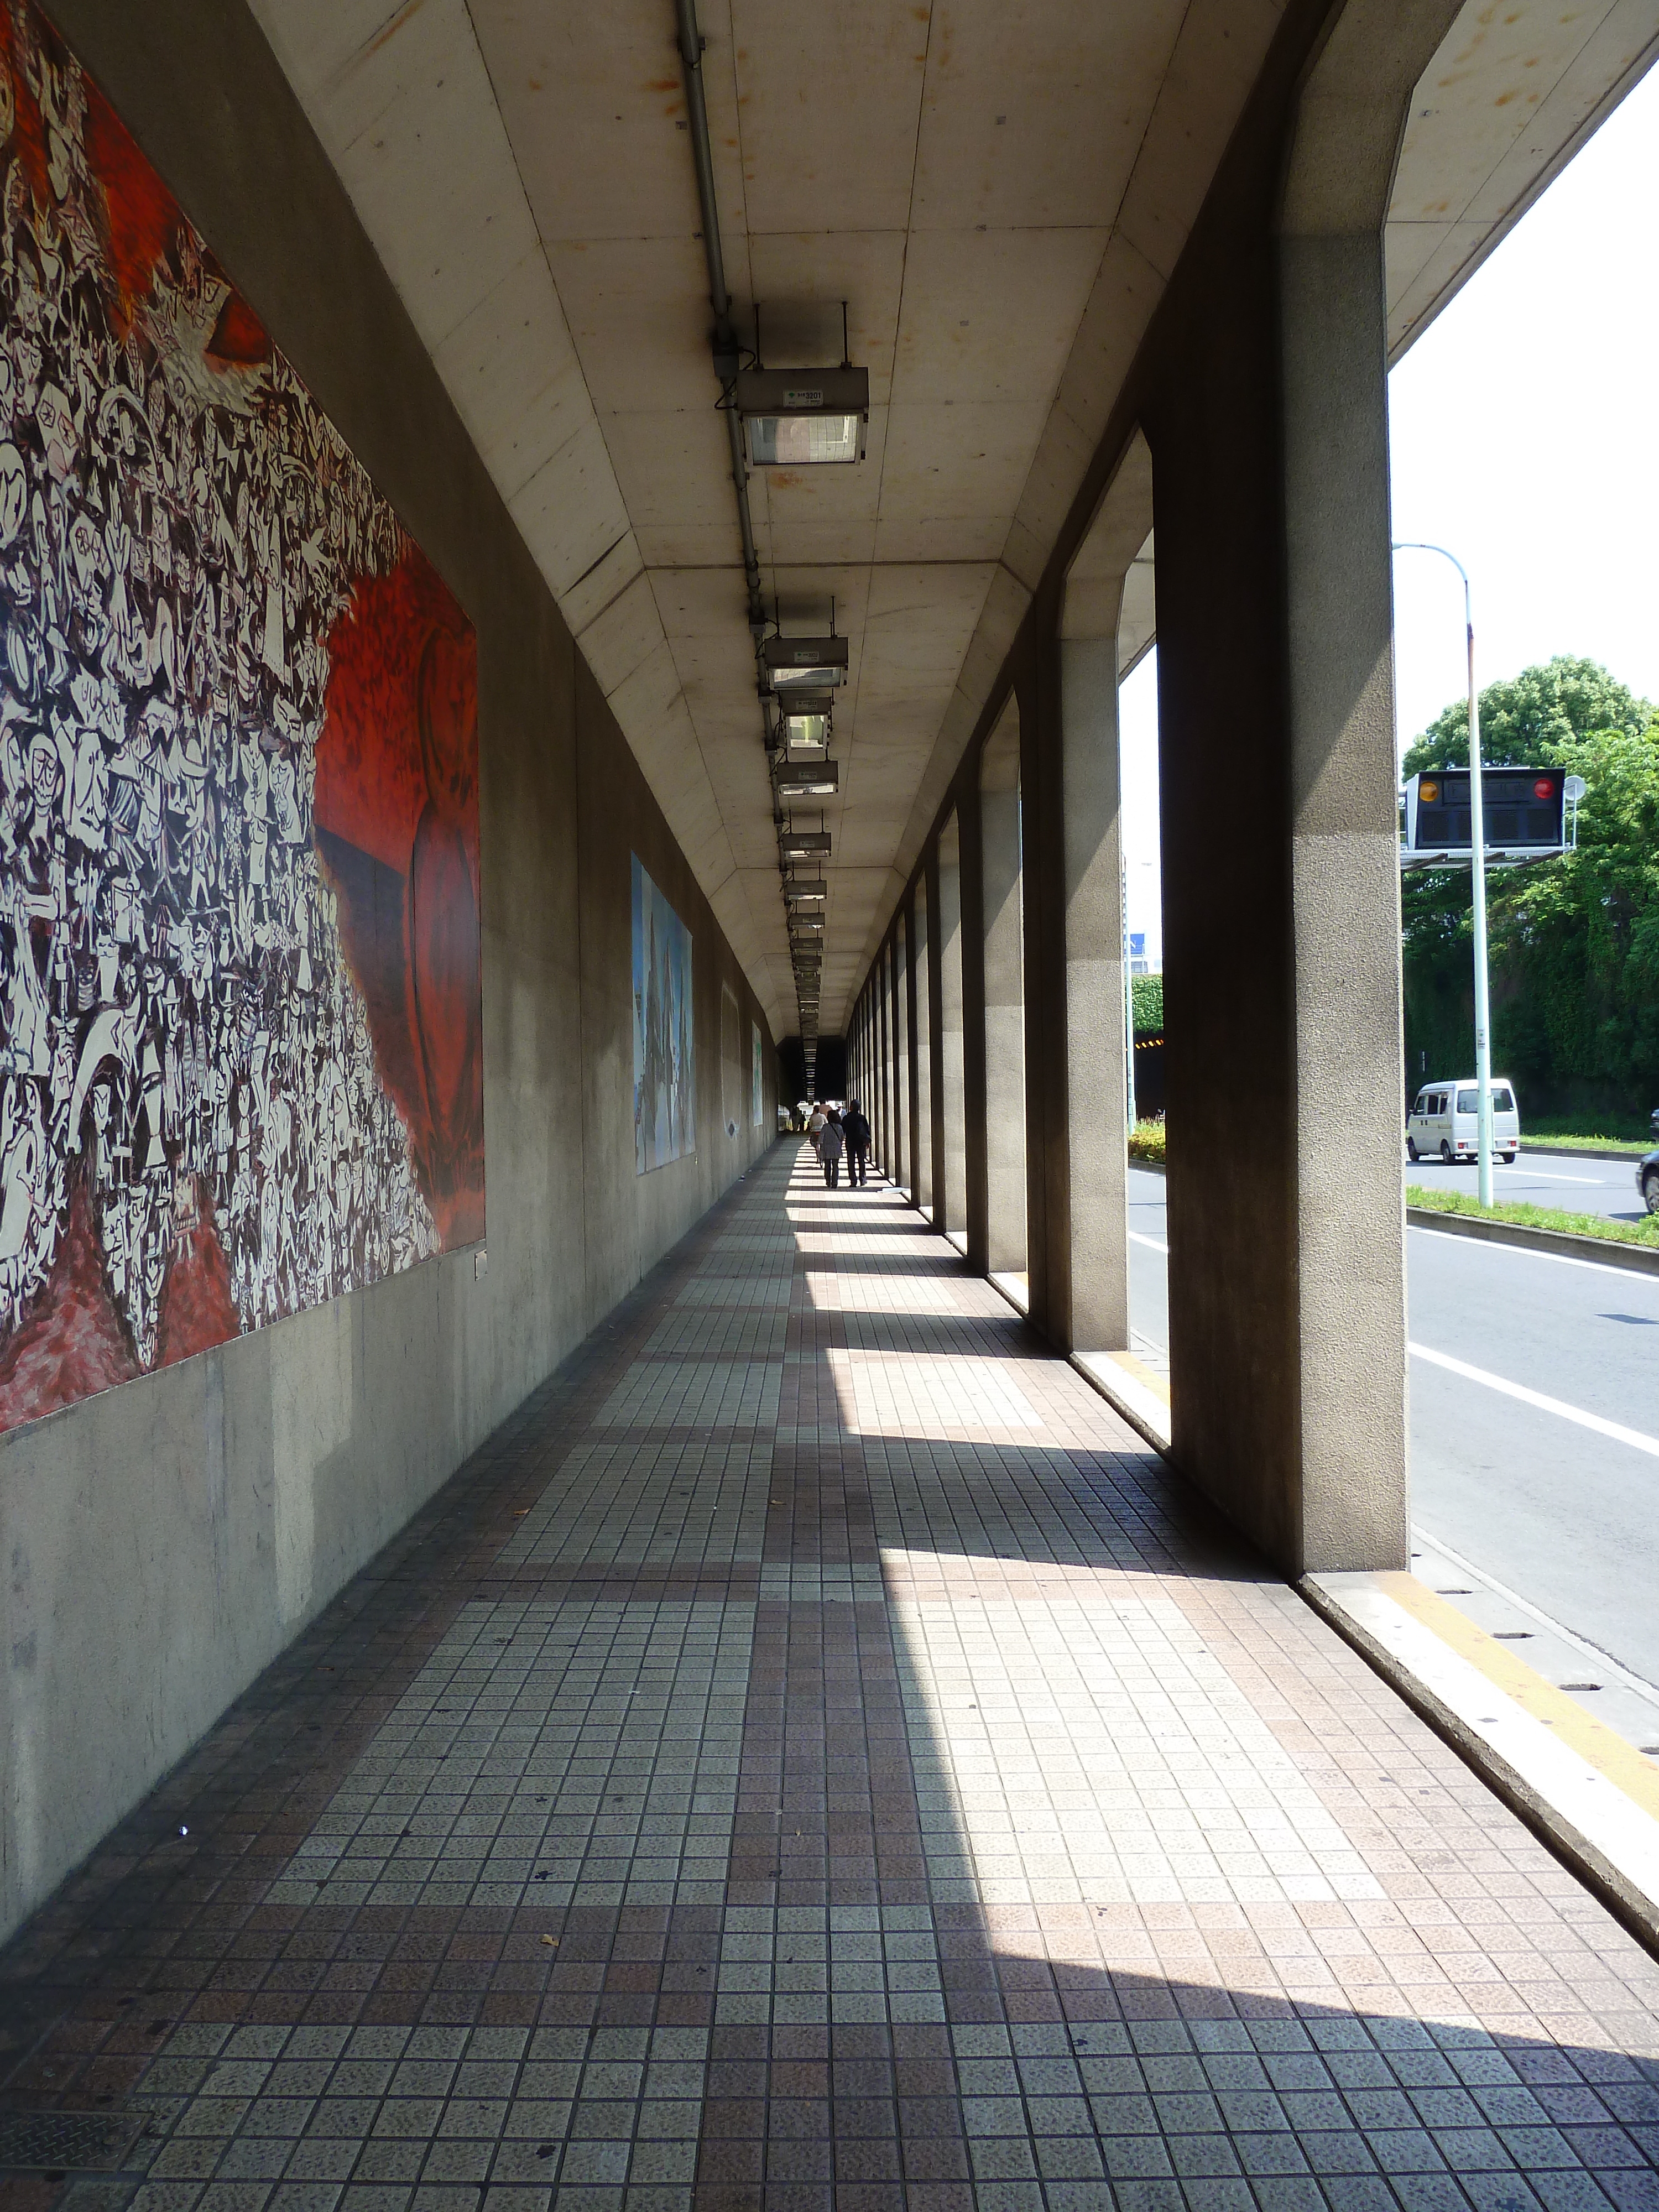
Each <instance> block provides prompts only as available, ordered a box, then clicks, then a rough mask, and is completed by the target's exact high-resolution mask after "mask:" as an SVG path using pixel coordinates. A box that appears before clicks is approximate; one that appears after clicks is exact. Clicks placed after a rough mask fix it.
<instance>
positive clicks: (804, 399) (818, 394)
mask: <svg viewBox="0 0 1659 2212" xmlns="http://www.w3.org/2000/svg"><path fill="white" fill-rule="evenodd" d="M783 404H784V405H785V406H786V407H822V406H823V386H822V385H820V386H818V388H817V391H814V390H812V389H811V386H807V385H799V386H790V387H788V388H787V389H786V390H785V392H784V395H783Z"/></svg>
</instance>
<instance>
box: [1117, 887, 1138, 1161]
mask: <svg viewBox="0 0 1659 2212" xmlns="http://www.w3.org/2000/svg"><path fill="white" fill-rule="evenodd" d="M1117 874H1118V884H1119V888H1120V890H1121V895H1122V905H1123V1090H1124V1098H1125V1102H1126V1104H1127V1109H1128V1118H1127V1127H1129V1128H1130V1129H1131V1130H1133V1127H1134V1126H1135V979H1134V971H1133V969H1132V968H1131V966H1130V964H1129V863H1128V861H1127V860H1125V859H1122V858H1121V857H1120V859H1119V861H1118V870H1117Z"/></svg>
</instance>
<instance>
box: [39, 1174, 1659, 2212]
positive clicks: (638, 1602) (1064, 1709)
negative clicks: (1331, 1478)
mask: <svg viewBox="0 0 1659 2212" xmlns="http://www.w3.org/2000/svg"><path fill="white" fill-rule="evenodd" d="M809 1165H810V1158H809V1160H808V1161H806V1162H805V1163H798V1162H797V1160H796V1158H795V1154H794V1152H793V1147H789V1148H784V1149H781V1150H780V1151H779V1152H776V1153H775V1154H774V1155H772V1156H771V1158H770V1159H769V1161H768V1162H767V1163H766V1164H764V1165H763V1167H762V1168H761V1169H759V1170H757V1171H756V1173H755V1174H754V1175H752V1176H750V1178H749V1180H748V1181H747V1182H745V1183H744V1184H742V1185H741V1186H739V1188H738V1190H737V1191H736V1192H735V1193H734V1194H732V1197H731V1198H730V1199H729V1200H727V1202H726V1204H725V1205H724V1206H721V1207H720V1208H719V1209H718V1210H717V1211H716V1212H714V1214H712V1215H711V1216H710V1217H709V1218H708V1221H707V1222H706V1223H705V1224H704V1225H702V1228H701V1229H700V1230H699V1231H697V1232H696V1235H695V1236H694V1237H691V1238H690V1240H688V1242H687V1243H686V1244H685V1245H684V1246H683V1247H682V1248H681V1249H679V1251H678V1252H677V1253H676V1254H675V1255H673V1256H672V1257H671V1259H670V1260H669V1261H667V1262H666V1263H665V1265H664V1266H663V1267H660V1268H659V1270H658V1271H657V1273H655V1274H654V1275H653V1277H652V1278H651V1279H650V1280H649V1281H648V1282H647V1284H646V1285H644V1286H643V1288H642V1289H641V1291H640V1293H639V1294H638V1295H637V1296H636V1297H635V1298H634V1299H632V1300H630V1301H629V1304H628V1305H627V1306H625V1307H624V1308H623V1310H621V1312H620V1313H618V1314H617V1316H614V1317H613V1319H612V1321H611V1322H610V1323H608V1324H607V1325H606V1327H605V1328H603V1329H602V1330H600V1331H599V1333H598V1334H597V1335H596V1336H595V1337H594V1339H593V1340H592V1341H591V1342H590V1343H589V1344H588V1345H587V1346H586V1347H585V1348H584V1350H583V1351H582V1352H581V1353H580V1355H579V1356H578V1357H577V1358H575V1359H574V1360H573V1361H572V1362H571V1363H570V1364H568V1366H567V1367H566V1368H565V1369H564V1370H562V1372H561V1373H560V1374H559V1375H558V1376H556V1377H555V1378H554V1379H553V1380H552V1381H551V1382H550V1383H549V1384H548V1385H547V1387H546V1388H545V1389H544V1390H542V1391H541V1392H539V1393H538V1395H537V1397H536V1398H535V1399H534V1400H533V1401H532V1402H531V1403H529V1404H528V1405H526V1407H524V1408H523V1409H522V1410H521V1412H520V1413H519V1415H518V1416H517V1417H516V1418H515V1419H513V1421H512V1422H511V1423H509V1424H508V1425H507V1427H506V1428H505V1429H504V1430H502V1431H501V1433H500V1434H499V1435H498V1436H497V1437H495V1438H494V1439H493V1440H492V1442H491V1443H490V1444H489V1447H488V1448H487V1449H485V1450H484V1451H483V1452H481V1453H480V1454H479V1455H478V1456H477V1459H476V1460H475V1461H474V1462H472V1463H471V1465H470V1466H469V1467H468V1468H465V1470H464V1471H463V1473H462V1474H461V1475H460V1476H459V1477H458V1478H457V1480H455V1481H454V1482H453V1484H451V1485H450V1486H449V1487H448V1489H447V1490H446V1491H445V1492H443V1493H442V1494H441V1496H440V1497H439V1498H437V1499H435V1501H434V1503H433V1504H432V1506H431V1507H430V1508H429V1510H427V1511H426V1512H424V1513H422V1515H421V1516H419V1517H418V1519H417V1520H416V1522H414V1523H413V1524H412V1525H411V1526H410V1528H409V1529H408V1530H406V1531H405V1533H404V1535H403V1536H402V1537H401V1538H400V1539H399V1540H398V1542H397V1543H395V1544H394V1545H393V1546H392V1547H391V1548H390V1549H389V1551H388V1552H387V1553H386V1554H385V1555H384V1556H383V1557H382V1558H380V1559H378V1560H377V1561H375V1562H374V1565H373V1566H372V1567H371V1568H370V1569H369V1570H368V1571H366V1572H365V1573H364V1574H362V1576H360V1577H358V1578H357V1580H356V1582H355V1583H352V1585H351V1586H350V1588H349V1589H348V1590H347V1591H346V1593H345V1594H344V1595H343V1597H342V1598H341V1599H340V1600H339V1601H337V1603H336V1604H335V1605H333V1606H332V1607H331V1608H330V1609H329V1610H328V1612H327V1613H325V1615H324V1616H323V1618H322V1619H321V1620H319V1622H318V1623H317V1624H316V1626H314V1627H313V1629H312V1630H311V1631H310V1632H308V1633H307V1635H306V1636H305V1637H303V1638H301V1641H300V1642H299V1643H298V1644H296V1645H295V1647H294V1649H293V1650H291V1651H290V1652H289V1654H288V1655H287V1656H285V1657H284V1659H283V1661H282V1662H281V1663H280V1664H279V1665H277V1666H276V1667H275V1668H272V1669H271V1670H270V1673H269V1674H267V1675H266V1676H265V1677H264V1679H263V1680H261V1681H260V1682H259V1683H258V1685H257V1686H255V1688H254V1689H253V1690H252V1691H251V1692H249V1694H248V1695H247V1696H246V1698H244V1699H242V1700H241V1701H240V1703H239V1704H238V1705H236V1707H235V1708H234V1710H233V1711H231V1712H230V1713H229V1714H228V1715H227V1717H225V1719H224V1720H223V1722H222V1723H221V1724H220V1726H219V1727H218V1728H216V1729H215V1730H214V1731H213V1733H212V1734H211V1735H210V1736H209V1738H208V1739H207V1740H206V1741H205V1742H204V1744H203V1745H202V1746H201V1747H199V1749H198V1750H197V1753H195V1754H194V1755H193V1756H192V1757H191V1759H188V1760H187V1761H186V1762H185V1765H183V1766H182V1767H181V1768H180V1769H179V1771H178V1772H177V1773H176V1774H174V1775H173V1777H172V1778H169V1780H168V1781H167V1783H166V1784H164V1785H163V1786H162V1788H161V1789H160V1790H157V1791H156V1792H155V1795H154V1796H152V1797H151V1798H150V1800H149V1802H147V1803H146V1804H145V1805H144V1806H143V1808H141V1809H140V1810H139V1811H138V1812H137V1814H134V1815H133V1817H132V1818H131V1820H128V1821H126V1822H125V1823H124V1824H123V1825H122V1826H121V1827H120V1829H119V1830H118V1832H116V1833H115V1834H114V1835H112V1837H111V1838H109V1840H108V1842H107V1843H106V1845H105V1846H104V1847H103V1849H102V1850H100V1852H99V1853H98V1854H97V1856H96V1857H94V1860H93V1861H92V1863H90V1864H89V1865H88V1867H87V1868H86V1869H84V1870H83V1872H82V1874H81V1875H78V1876H77V1877H76V1879H75V1880H74V1881H71V1882H70V1884H69V1885H68V1886H67V1887H65V1889H64V1891H63V1892H62V1893H61V1894H60V1895H59V1896H58V1899H55V1900H54V1902H53V1903H52V1905H51V1906H50V1907H49V1908H48V1909H47V1910H46V1911H44V1912H43V1913H42V1914H41V1915H40V1917H39V1918H38V1919H37V1920H36V1921H35V1922H34V1923H33V1925H32V1926H31V1927H29V1928H28V1929H26V1930H25V1931H24V1933H23V1934H22V1936H21V1937H20V1938H19V1939H18V1941H17V1942H15V1943H14V1944H13V1945H12V1947H11V1948H10V1949H9V1951H8V1952H7V1953H5V1954H3V1957H0V2068H3V2069H5V2071H4V2075H3V2096H4V2099H5V2100H6V2101H8V2102H10V2103H13V2104H23V2103H27V2104H41V2103H46V2102H58V2103H61V2104H63V2105H65V2106H71V2107H83V2108H84V2107H90V2108H103V2109H121V2110H126V2111H130V2112H133V2113H135V2114H137V2115H141V2116H142V2117H143V2120H144V2122H145V2131H144V2133H143V2136H141V2137H140V2139H139V2142H138V2144H137V2148H136V2149H135V2151H134V2152H133V2153H132V2154H131V2158H130V2164H129V2167H128V2170H127V2171H126V2172H125V2173H123V2174H122V2175H120V2176H118V2177H114V2178H110V2179H77V2178H76V2177H74V2176H70V2177H67V2178H65V2177H64V2176H58V2177H57V2178H55V2179H53V2178H46V2177H40V2176H34V2177H30V2178H27V2179H14V2180H13V2181H11V2182H10V2183H9V2184H7V2183H5V2182H3V2181H0V2193H3V2192H6V2191H9V2193H10V2195H11V2196H13V2197H15V2199H16V2202H17V2204H18V2206H19V2207H20V2208H21V2212H50V2208H51V2207H52V2205H53V2203H54V2202H55V2201H57V2200H59V2199H67V2202H66V2203H65V2204H64V2212H116V2208H118V2207H120V2206H122V2205H125V2203H127V2202H128V2201H129V2200H131V2202H132V2203H134V2204H135V2205H136V2206H137V2208H139V2212H264V2208H266V2207H269V2208H270V2212H334V2208H336V2207H338V2208H339V2212H548V2208H549V2206H550V2201H551V2199H552V2198H553V2197H557V2199H558V2201H559V2203H561V2204H562V2205H564V2206H567V2207H568V2208H571V2212H590V2208H591V2212H688V2209H689V2208H693V2207H695V2212H829V2208H831V2207H832V2206H833V2207H834V2208H835V2212H902V2209H903V2212H969V2208H970V2207H972V2208H978V2212H1095V2208H1102V2212H1104V2208H1108V2207H1111V2206H1117V2207H1121V2208H1122V2212H1188V2208H1190V2212H1323V2208H1324V2207H1326V2206H1330V2207H1333V2208H1335V2212H1346V2208H1350V2207H1352V2208H1355V2212H1372V2208H1375V2212H1388V2208H1390V2207H1392V2206H1394V2205H1395V2204H1398V2205H1401V2206H1403V2207H1405V2208H1407V2212H1457V2208H1460V2207H1463V2206H1473V2207H1475V2208H1478V2212H1510V2208H1516V2212H1522V2208H1533V2207H1534V2206H1536V2205H1538V2204H1542V2205H1543V2206H1545V2207H1547V2208H1548V2212H1605V2208H1606V2206H1607V2203H1609V2201H1611V2203H1612V2204H1613V2205H1614V2206H1616V2207H1618V2208H1619V2212H1659V1967H1656V1966H1655V1964H1654V1963H1653V1961H1652V1960H1650V1959H1649V1958H1648V1957H1647V1955H1646V1954H1644V1952H1643V1951H1641V1950H1640V1949H1639V1948H1638V1947H1637V1945H1636V1944H1635V1943H1634V1942H1632V1940H1631V1939H1630V1938H1629V1937H1627V1936H1625V1935H1624V1934H1623V1933H1622V1932H1621V1931H1620V1929H1619V1928H1618V1927H1617V1926H1616V1925H1615V1924H1614V1923H1613V1922H1612V1921H1611V1920H1610V1919H1609V1918H1608V1917H1607V1915H1606V1914H1605V1913H1604V1912H1603V1911H1601V1908H1600V1906H1598V1905H1596V1904H1595V1903H1594V1902H1593V1901H1592V1899H1590V1898H1589V1897H1588V1896H1587V1895H1586V1894H1585V1893H1583V1891H1582V1890H1581V1889H1580V1888H1579V1887H1577V1884H1576V1883H1575V1882H1574V1881H1573V1880H1572V1879H1571V1877H1570V1876H1569V1875H1567V1874H1566V1873H1565V1872H1564V1871H1563V1870H1562V1869H1561V1868H1560V1867H1559V1866H1558V1865H1557V1863H1555V1862H1554V1860H1553V1859H1552V1858H1551V1857H1549V1856H1548V1855H1547V1853H1546V1852H1545V1851H1544V1850H1542V1848H1541V1846H1540V1845H1539V1844H1536V1843H1534V1841H1533V1840H1532V1838H1530V1837H1529V1836H1528V1834H1527V1833H1526V1832H1525V1831H1524V1830H1523V1829H1522V1828H1521V1827H1520V1826H1518V1824H1517V1823H1516V1821H1515V1820H1513V1819H1512V1818H1510V1815H1509V1814H1506V1813H1505V1812H1504V1810H1503V1808H1501V1807H1500V1806H1499V1805H1498V1803H1497V1802H1495V1801H1494V1800H1493V1799H1492V1798H1491V1797H1490V1796H1488V1795H1487V1794H1486V1791H1485V1790H1483V1789H1482V1788H1481V1786H1480V1784H1479V1783H1478V1782H1476V1781H1475V1780H1474V1778H1473V1776H1472V1775H1471V1774H1470V1773H1469V1772H1468V1770H1467V1769H1466V1768H1464V1767H1463V1766H1462V1765H1461V1764H1460V1763H1459V1761H1458V1760H1457V1759H1455V1758H1454V1757H1453V1756H1452V1754H1451V1753H1449V1752H1448V1751H1447V1750H1446V1749H1445V1748H1444V1747H1443V1746H1442V1745H1441V1744H1440V1743H1439V1742H1438V1741H1437V1739H1436V1738H1435V1737H1433V1736H1432V1735H1430V1734H1429V1733H1428V1731H1427V1730H1426V1729H1424V1728H1423V1727H1422V1726H1421V1725H1420V1724H1419V1723H1418V1722H1417V1721H1415V1720H1414V1719H1413V1717H1412V1716H1411V1715H1410V1714H1409V1712H1407V1711H1406V1710H1405V1708H1403V1707H1402V1706H1401V1705H1400V1704H1399V1703H1398V1702H1397V1701H1396V1700H1395V1699H1394V1698H1393V1697H1392V1696H1391V1694H1390V1693H1389V1692H1388V1691H1387V1690H1386V1689H1385V1688H1384V1687H1383V1685H1382V1684H1381V1683H1380V1682H1379V1681H1378V1680H1376V1678H1375V1677H1374V1676H1372V1675H1371V1674H1370V1673H1369V1672H1368V1671H1367V1670H1366V1668H1364V1665H1363V1664H1362V1663H1361V1662H1359V1661H1358V1659H1356V1658H1355V1657H1354V1656H1353V1655H1352V1653H1351V1652H1350V1651H1349V1650H1347V1648H1346V1646H1345V1645H1343V1644H1340V1642H1338V1641H1337V1639H1336V1638H1334V1636H1333V1635H1332V1633H1331V1632H1329V1631H1328V1629H1327V1628H1326V1627H1325V1626H1323V1625H1322V1623H1321V1622H1320V1621H1319V1620H1317V1619H1316V1617H1315V1616H1314V1615H1313V1614H1312V1613H1310V1612H1309V1611H1308V1610H1307V1609H1306V1608H1305V1607H1304V1606H1303V1605H1302V1603H1301V1602H1300V1601H1299V1600H1298V1599H1297V1597H1296V1596H1295V1595H1293V1594H1292V1593H1291V1592H1290V1591H1289V1590H1287V1589H1285V1588H1284V1587H1283V1586H1282V1585H1281V1584H1279V1583H1276V1582H1274V1581H1273V1579H1272V1578H1271V1577H1268V1576H1266V1575H1264V1574H1263V1573H1262V1572H1261V1570H1260V1569H1259V1567H1257V1566H1256V1565H1254V1564H1253V1563H1252V1562H1251V1560H1250V1559H1249V1558H1248V1557H1246V1556H1245V1555H1243V1553H1241V1552H1240V1551H1239V1550H1238V1549H1237V1547H1235V1546H1233V1545H1232V1544H1231V1543H1230V1541H1228V1539H1227V1538H1226V1537H1225V1533H1224V1532H1222V1531H1220V1530H1219V1529H1218V1528H1217V1527H1216V1526H1215V1525H1214V1524H1213V1523H1212V1522H1211V1521H1210V1519H1209V1518H1208V1516H1206V1515H1205V1514H1204V1513H1203V1512H1202V1511H1201V1510H1200V1509H1198V1508H1196V1507H1195V1506H1194V1504H1193V1503H1192V1501H1191V1500H1189V1499H1188V1498H1185V1497H1184V1496H1183V1495H1182V1493H1180V1492H1178V1491H1177V1490H1176V1489H1175V1488H1174V1487H1172V1486H1171V1485H1170V1482H1169V1481H1168V1480H1167V1479H1166V1478H1165V1477H1164V1474H1163V1472H1162V1469H1161V1468H1160V1465H1159V1463H1158V1462H1157V1461H1156V1460H1155V1459H1153V1458H1152V1457H1151V1456H1150V1455H1148V1454H1147V1453H1146V1452H1145V1451H1144V1450H1143V1449H1141V1447H1140V1446H1139V1443H1138V1440H1137V1439H1136V1438H1135V1437H1133V1435H1132V1434H1131V1432H1130V1431H1128V1430H1127V1429H1126V1428H1124V1427H1123V1426H1122V1425H1121V1424H1120V1423H1118V1422H1117V1420H1116V1419H1115V1417H1114V1416H1113V1415H1112V1413H1110V1411H1109V1408H1108V1407H1106V1406H1105V1405H1104V1403H1103V1401H1101V1400H1100V1399H1099V1398H1097V1396H1096V1395H1094V1394H1093V1393H1092V1392H1091V1390H1090V1389H1088V1387H1087V1385H1086V1384H1085V1383H1084V1382H1083V1381H1082V1380H1081V1378H1080V1377H1079V1376H1077V1375H1076V1374H1074V1373H1073V1371H1072V1370H1070V1369H1068V1368H1067V1367H1066V1366H1065V1365H1064V1364H1061V1363H1060V1362H1058V1361H1056V1360H1054V1359H1053V1358H1047V1357H1044V1356H1043V1355H1042V1352H1041V1350H1040V1347H1039V1346H1038V1345H1037V1343H1036V1340H1035V1339H1034V1338H1032V1337H1031V1336H1030V1335H1029V1334H1027V1332H1026V1331H1025V1330H1024V1327H1023V1325H1022V1324H1021V1322H1019V1321H1018V1318H1017V1316H1015V1315H1013V1314H1012V1312H1011V1310H1010V1309H1009V1307H1008V1306H1007V1304H1006V1303H1005V1302H1004V1300H1003V1299H1002V1298H1001V1297H999V1296H998V1295H997V1293H996V1292H995V1291H994V1290H993V1289H992V1288H991V1287H990V1286H989V1285H987V1284H985V1283H982V1282H975V1281H974V1280H973V1279H970V1278H969V1277H968V1276H967V1274H966V1273H965V1272H964V1270H963V1263H962V1261H960V1259H959V1258H958V1256H957V1254H956V1253H955V1252H954V1251H953V1250H952V1249H951V1247H950V1246H949V1245H948V1244H947V1243H945V1241H944V1240H943V1239H942V1238H939V1237H934V1236H933V1235H931V1234H930V1233H929V1232H928V1231H927V1230H926V1229H925V1228H924V1227H923V1226H922V1225H921V1222H920V1220H919V1218H918V1217H917V1216H916V1215H915V1214H914V1213H912V1212H908V1210H907V1209H906V1208H905V1207H904V1206H902V1204H901V1203H900V1201H899V1200H897V1199H896V1196H895V1195H894V1194H892V1193H891V1192H890V1190H889V1189H887V1188H885V1187H884V1186H883V1185H879V1184H872V1186H871V1187H870V1188H868V1189H867V1190H866V1191H861V1192H857V1193H854V1192H849V1191H846V1190H842V1191H840V1192H838V1193H836V1194H829V1193H827V1192H825V1191H824V1190H823V1187H822V1184H821V1182H818V1180H817V1177H816V1176H815V1175H813V1174H811V1173H810V1172H809V1171H808V1169H809ZM185 1830H187V1831H188V1833H187V1834H185V1832H184V1831H185Z"/></svg>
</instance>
